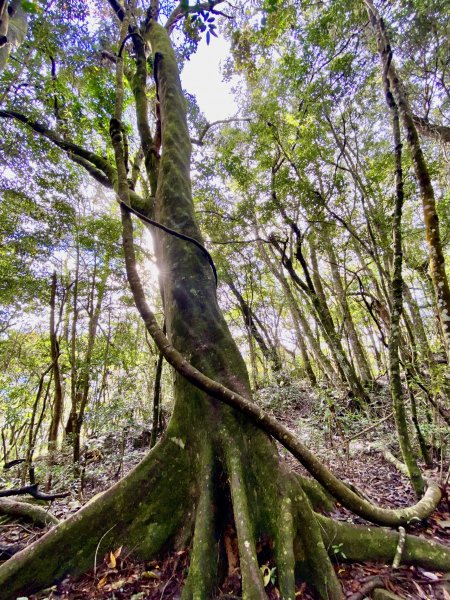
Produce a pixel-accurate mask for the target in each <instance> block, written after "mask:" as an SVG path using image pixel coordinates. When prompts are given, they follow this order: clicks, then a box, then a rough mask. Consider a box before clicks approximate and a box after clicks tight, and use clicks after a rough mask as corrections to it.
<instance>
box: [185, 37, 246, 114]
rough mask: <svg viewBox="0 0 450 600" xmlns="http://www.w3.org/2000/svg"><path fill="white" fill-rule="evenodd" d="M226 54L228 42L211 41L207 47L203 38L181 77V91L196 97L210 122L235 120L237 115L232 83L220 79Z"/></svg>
mask: <svg viewBox="0 0 450 600" xmlns="http://www.w3.org/2000/svg"><path fill="white" fill-rule="evenodd" d="M229 52H230V45H229V42H228V41H227V40H224V39H223V38H222V37H219V38H216V37H211V41H210V44H209V46H208V45H207V44H206V40H205V37H204V36H202V40H201V42H200V44H199V46H198V49H197V52H196V53H195V54H194V55H193V56H192V57H191V59H190V60H189V61H188V62H186V64H185V67H184V69H183V71H182V73H181V81H182V84H183V88H184V89H185V90H186V91H187V92H189V93H190V94H195V96H196V98H197V102H198V104H199V107H200V109H201V111H202V112H203V113H204V115H205V116H206V118H207V120H208V121H209V122H213V121H218V120H220V119H226V118H229V117H232V116H235V115H236V113H237V111H238V107H237V104H236V102H235V101H234V99H233V95H232V92H231V85H232V83H231V82H229V81H228V82H224V81H223V78H222V67H223V64H224V63H225V61H226V58H227V56H228V54H229Z"/></svg>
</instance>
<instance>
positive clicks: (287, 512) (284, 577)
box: [274, 496, 295, 600]
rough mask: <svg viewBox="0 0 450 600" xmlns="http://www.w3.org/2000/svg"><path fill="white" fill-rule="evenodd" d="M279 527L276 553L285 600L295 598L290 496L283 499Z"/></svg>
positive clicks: (293, 529)
mask: <svg viewBox="0 0 450 600" xmlns="http://www.w3.org/2000/svg"><path fill="white" fill-rule="evenodd" d="M280 504H281V506H280V513H279V515H278V528H277V529H276V530H275V540H274V542H275V543H274V555H275V562H276V565H277V569H278V586H279V589H280V592H281V597H282V598H283V599H284V600H294V599H295V554H294V537H295V526H294V516H293V514H292V500H291V498H290V496H286V497H284V498H282V499H281V503H280Z"/></svg>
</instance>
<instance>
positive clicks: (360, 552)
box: [316, 515, 450, 571]
mask: <svg viewBox="0 0 450 600" xmlns="http://www.w3.org/2000/svg"><path fill="white" fill-rule="evenodd" d="M316 518H317V519H318V521H319V522H320V525H321V529H322V537H323V540H324V543H325V545H326V547H327V548H328V551H329V552H332V547H333V546H334V548H336V547H339V549H340V551H341V552H342V554H343V555H345V557H346V559H348V560H357V561H363V560H378V561H383V562H392V561H393V560H394V556H395V553H396V551H397V547H398V542H399V538H400V534H399V533H398V532H397V531H390V530H389V529H383V528H381V527H365V526H362V525H352V524H350V523H344V522H342V521H334V520H332V519H329V518H327V517H324V516H322V515H316ZM402 562H403V563H406V564H413V565H417V566H420V567H424V568H426V569H432V570H436V571H450V548H448V547H447V546H444V545H443V544H439V543H437V542H433V541H429V540H424V539H422V538H419V537H416V536H413V535H407V536H406V540H405V546H404V548H403V554H402Z"/></svg>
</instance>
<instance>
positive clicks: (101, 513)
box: [0, 439, 190, 600]
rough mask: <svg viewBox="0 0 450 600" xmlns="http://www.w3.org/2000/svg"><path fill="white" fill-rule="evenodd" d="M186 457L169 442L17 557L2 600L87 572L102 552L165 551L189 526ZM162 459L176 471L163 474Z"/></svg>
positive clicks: (5, 576)
mask: <svg viewBox="0 0 450 600" xmlns="http://www.w3.org/2000/svg"><path fill="white" fill-rule="evenodd" d="M160 453H161V454H160ZM184 454H185V453H183V452H182V451H181V449H180V448H179V447H178V446H177V445H176V444H173V443H171V442H170V440H167V439H166V440H165V441H164V442H163V443H161V444H160V445H158V446H155V448H154V450H153V451H152V452H151V453H150V454H149V455H148V456H147V457H146V458H145V459H144V460H143V461H142V462H141V463H140V464H139V465H138V466H137V467H136V468H135V469H134V470H133V471H131V473H129V474H128V475H127V477H125V478H124V479H122V480H121V481H119V482H118V483H117V484H115V485H114V486H112V487H111V488H110V489H109V490H107V491H106V492H104V493H103V494H101V495H100V496H99V497H97V498H94V499H93V500H92V501H91V502H88V503H87V504H86V505H85V506H84V507H83V508H82V509H80V510H79V511H78V512H77V513H75V514H74V515H72V516H71V517H69V518H68V519H67V520H65V521H63V522H62V523H60V524H59V525H57V526H56V527H53V528H52V529H50V531H48V532H47V533H46V534H45V535H44V536H43V537H42V538H40V539H39V540H37V541H36V542H34V543H33V544H31V545H30V546H28V547H27V548H25V549H24V550H22V551H21V552H19V553H18V554H16V555H14V556H13V557H12V558H11V559H10V560H8V561H7V562H6V563H5V564H4V565H2V566H1V567H0V589H1V590H2V600H9V599H15V598H16V597H17V596H23V595H28V594H31V593H33V592H36V591H39V590H41V589H42V588H45V587H47V586H48V585H49V584H51V583H52V582H54V581H58V580H60V579H62V578H63V577H64V576H65V575H67V574H68V573H80V572H83V571H87V570H89V569H91V568H92V567H93V565H94V556H95V555H96V553H97V554H99V553H100V555H101V554H102V553H104V552H106V551H107V550H110V549H113V548H114V547H118V546H119V545H123V544H124V543H126V544H127V546H128V547H129V548H130V550H133V551H134V552H135V553H136V554H138V555H141V556H143V557H145V556H152V555H155V554H156V553H157V552H158V551H160V550H161V549H162V548H164V546H165V545H166V544H167V543H168V541H170V540H171V539H173V537H174V535H175V533H176V532H177V531H183V529H184V528H185V527H186V521H188V519H187V518H186V515H188V514H189V511H190V506H189V504H190V494H189V491H188V490H187V488H186V485H185V479H181V478H180V475H179V473H182V472H183V469H184V470H185V471H186V472H187V473H188V472H189V470H188V464H187V463H186V462H185V457H184ZM158 456H163V457H164V458H165V459H167V460H168V464H170V465H171V468H169V469H165V471H164V472H163V470H162V468H161V466H162V465H161V463H160V460H158ZM174 507H175V508H174ZM105 534H106V535H105Z"/></svg>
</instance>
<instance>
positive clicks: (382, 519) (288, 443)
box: [121, 206, 441, 526]
mask: <svg viewBox="0 0 450 600" xmlns="http://www.w3.org/2000/svg"><path fill="white" fill-rule="evenodd" d="M121 212H122V226H123V248H124V255H125V266H126V271H127V278H128V282H129V284H130V288H131V291H132V293H133V297H134V301H135V303H136V307H137V309H138V311H139V313H140V315H141V317H142V319H143V321H144V323H145V326H146V328H147V330H148V332H149V334H150V335H151V337H152V338H153V340H154V341H155V343H156V345H157V347H158V349H159V350H160V352H161V353H162V354H163V356H164V358H165V359H166V360H167V362H168V363H169V364H170V365H172V366H173V367H174V368H175V369H176V370H177V371H178V373H180V374H181V375H182V376H183V377H184V378H185V379H187V380H188V381H189V382H190V383H192V384H193V385H195V386H196V387H197V388H199V389H200V390H202V391H203V392H205V393H206V394H208V395H209V396H211V397H213V398H216V399H218V400H220V401H222V402H224V403H225V404H228V405H229V406H231V407H233V408H235V409H237V410H238V411H240V412H242V413H243V414H245V415H246V416H247V417H248V418H249V419H250V420H251V421H252V422H253V423H255V425H256V426H257V427H259V428H260V429H262V430H264V431H265V432H266V433H268V434H269V435H271V436H272V437H274V438H275V439H276V440H278V441H279V442H280V444H282V445H283V446H284V447H285V448H286V449H287V450H289V452H291V453H292V454H293V456H295V458H297V460H299V461H300V462H301V463H302V465H303V466H304V467H305V468H306V469H307V470H308V471H309V472H310V473H311V475H312V476H313V477H314V478H315V479H317V481H319V482H320V483H321V484H322V486H323V487H324V488H325V489H326V490H328V491H329V492H330V493H331V494H332V495H333V496H334V497H335V498H336V499H338V500H339V501H340V502H341V503H342V504H343V505H344V506H345V507H346V508H348V509H350V510H351V511H353V512H354V513H356V514H358V515H359V516H361V517H363V518H365V519H367V520H368V521H372V522H373V523H379V524H382V525H391V526H398V525H404V524H407V523H409V522H411V521H414V520H422V519H425V518H427V517H428V516H429V515H430V514H431V513H432V512H433V511H434V509H435V508H436V506H437V504H438V503H439V501H440V499H441V492H440V489H439V486H438V485H437V484H436V483H435V482H434V481H431V480H430V481H429V482H428V485H429V487H428V489H427V491H426V493H425V495H424V497H423V498H422V499H421V500H420V501H419V502H418V503H417V504H415V505H414V506H411V507H408V508H404V509H396V510H391V509H386V508H380V507H377V506H375V505H373V504H371V503H370V502H369V501H367V500H365V499H363V498H361V497H360V496H358V495H357V494H355V493H354V492H353V491H351V490H350V489H349V488H348V487H347V486H346V485H345V484H344V483H343V482H342V481H341V480H340V479H338V478H337V477H335V476H334V475H333V473H331V471H329V470H328V469H327V468H326V467H325V466H324V465H323V464H322V463H321V462H320V461H319V460H318V459H317V458H316V456H315V455H314V454H313V453H312V452H310V450H309V449H308V448H307V447H306V446H305V445H304V444H302V443H301V442H300V441H299V440H298V439H297V438H296V437H295V435H293V434H292V433H291V432H290V431H289V430H288V429H287V428H286V427H284V426H283V425H282V424H281V423H279V422H278V421H277V420H276V419H275V418H273V417H272V416H271V415H269V414H267V413H266V412H264V411H263V410H262V409H261V408H260V407H259V406H257V405H256V404H254V403H253V402H251V401H250V400H248V399H247V398H244V396H241V395H240V394H238V393H237V392H233V391H232V390H230V389H229V388H227V387H225V386H224V385H222V384H221V383H218V382H217V381H214V380H213V379H210V378H209V377H207V376H206V375H204V374H203V373H201V372H200V371H199V370H197V369H196V368H195V367H194V366H193V365H191V364H190V363H189V362H188V361H187V360H186V359H185V358H184V357H183V355H182V354H181V353H180V352H179V351H178V350H176V348H174V346H172V344H171V343H170V342H169V340H168V339H167V337H166V336H165V334H164V333H163V331H162V329H161V328H160V327H159V325H158V322H157V320H156V317H155V315H154V313H153V312H152V310H151V309H150V307H149V305H148V303H147V300H146V298H145V293H144V288H143V286H142V283H141V280H140V277H139V274H138V271H137V267H136V257H135V252H134V242H133V225H132V222H131V217H130V214H129V212H128V211H127V210H126V209H125V208H123V206H122V211H121Z"/></svg>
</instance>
